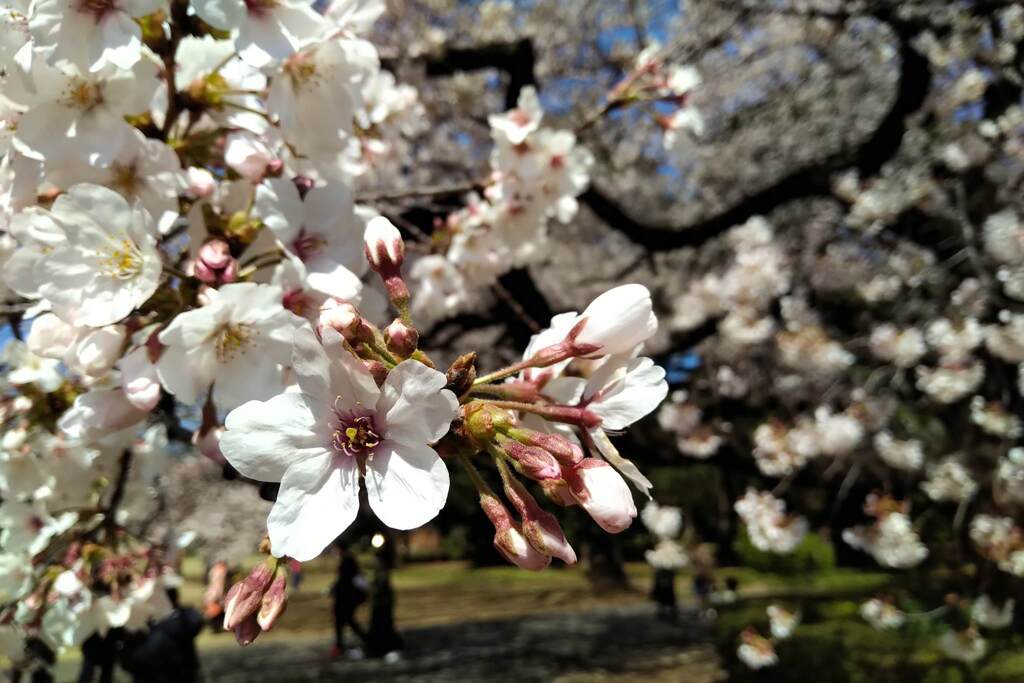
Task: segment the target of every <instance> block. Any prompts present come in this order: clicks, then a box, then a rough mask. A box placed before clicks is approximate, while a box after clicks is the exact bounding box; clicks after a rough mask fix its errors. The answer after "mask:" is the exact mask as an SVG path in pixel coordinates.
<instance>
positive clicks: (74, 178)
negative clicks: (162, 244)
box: [48, 131, 185, 234]
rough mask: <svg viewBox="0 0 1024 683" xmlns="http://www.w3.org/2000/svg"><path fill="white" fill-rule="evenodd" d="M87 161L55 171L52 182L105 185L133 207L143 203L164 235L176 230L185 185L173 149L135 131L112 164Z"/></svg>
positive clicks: (53, 170)
mask: <svg viewBox="0 0 1024 683" xmlns="http://www.w3.org/2000/svg"><path fill="white" fill-rule="evenodd" d="M84 161H85V160H84V159H83V160H81V161H80V162H79V163H77V164H76V163H68V164H66V165H62V166H59V167H56V168H51V169H50V171H51V172H50V173H49V175H48V180H49V182H52V183H54V184H55V185H58V186H61V187H68V186H71V185H73V184H75V183H79V182H86V183H93V184H96V185H105V186H107V187H109V188H110V189H112V190H116V191H117V192H118V193H119V194H120V195H121V196H122V197H124V198H125V199H127V200H128V202H129V203H130V204H134V203H135V202H136V201H138V202H139V203H141V204H142V207H143V208H144V209H146V211H148V212H149V215H150V216H152V217H153V220H154V222H155V223H156V227H157V230H158V231H159V232H160V233H161V234H166V233H167V232H168V231H170V229H171V228H172V227H174V223H175V221H176V220H177V218H178V215H179V207H178V195H179V194H182V193H183V191H184V189H185V182H184V176H183V175H182V173H181V162H179V161H178V155H177V154H175V152H174V150H173V149H171V148H170V147H168V146H167V145H165V144H164V143H163V142H161V141H159V140H154V139H152V138H147V137H145V136H144V135H142V133H139V132H138V131H132V133H131V134H130V135H129V136H128V139H127V140H126V141H125V144H124V145H123V146H121V147H120V149H119V150H118V151H117V153H116V154H115V155H114V157H113V159H112V160H111V161H110V163H109V164H108V165H106V166H102V167H101V166H88V165H85V164H84Z"/></svg>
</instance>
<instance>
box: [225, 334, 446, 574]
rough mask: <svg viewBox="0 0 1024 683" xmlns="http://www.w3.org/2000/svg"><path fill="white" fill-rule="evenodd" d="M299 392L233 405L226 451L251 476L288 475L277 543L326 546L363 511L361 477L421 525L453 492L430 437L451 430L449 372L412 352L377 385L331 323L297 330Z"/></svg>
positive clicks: (393, 515) (280, 549)
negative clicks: (319, 334)
mask: <svg viewBox="0 0 1024 683" xmlns="http://www.w3.org/2000/svg"><path fill="white" fill-rule="evenodd" d="M294 344H295V346H294V355H293V358H292V368H293V372H294V374H295V377H296V380H297V381H298V388H299V391H298V392H297V393H283V394H279V395H277V396H275V397H274V398H272V399H270V400H269V401H263V402H261V401H250V402H249V403H246V404H245V405H243V406H241V407H240V408H238V409H236V410H234V411H232V412H231V413H230V414H229V415H228V418H227V421H226V423H225V424H226V427H227V431H225V432H224V435H223V436H222V437H221V442H220V447H221V451H222V452H223V453H224V456H225V457H226V458H227V459H228V462H230V463H231V464H232V465H233V466H234V467H235V468H236V469H238V471H239V472H241V473H242V474H243V475H244V476H246V477H249V478H251V479H255V480H257V481H279V482H281V490H280V493H279V494H278V497H277V502H276V503H275V504H274V508H273V510H271V513H270V517H269V518H268V520H267V526H268V529H269V532H270V542H271V548H272V550H273V553H274V554H275V555H276V556H278V557H280V556H283V555H288V556H290V557H294V558H295V559H297V560H299V561H305V560H309V559H312V558H314V557H316V556H317V555H319V554H320V553H321V552H322V551H323V549H324V548H325V547H326V546H327V545H329V544H330V543H331V542H332V541H333V540H334V539H335V538H336V537H337V536H338V534H340V533H341V532H342V531H344V530H345V529H346V528H347V527H348V526H349V525H350V524H351V523H352V521H353V520H354V519H355V517H356V513H357V512H358V510H359V479H360V478H362V479H363V485H364V486H365V487H366V491H367V497H368V499H369V503H370V507H371V509H372V510H373V511H374V513H375V514H376V515H377V517H378V518H379V519H380V520H381V521H382V522H383V523H384V524H386V525H388V526H390V527H392V528H395V529H414V528H416V527H418V526H421V525H423V524H425V523H426V522H428V521H430V520H431V519H433V518H434V516H435V515H437V513H438V511H439V510H440V509H441V507H442V506H443V505H444V502H445V500H446V499H447V497H448V470H447V468H446V467H445V465H444V462H442V461H441V458H440V457H439V456H438V455H437V453H436V452H435V451H434V449H433V448H431V447H430V445H429V444H431V443H433V442H435V441H437V440H438V439H440V438H441V437H442V436H444V435H445V434H446V433H447V432H448V427H449V425H450V423H451V421H452V419H454V417H455V415H456V413H457V411H458V401H457V400H456V399H455V396H454V395H453V394H452V393H451V392H450V391H447V390H443V387H444V385H445V383H446V380H445V376H444V375H443V374H442V373H440V372H437V371H436V370H432V369H430V368H428V367H427V366H425V365H423V364H421V363H418V362H416V361H409V360H407V361H403V362H401V363H399V364H398V365H397V366H396V367H395V368H394V369H392V370H391V371H390V372H389V373H388V376H387V380H386V381H385V382H384V385H383V386H382V387H381V388H379V389H378V388H377V385H376V383H375V382H374V380H373V378H372V376H371V375H370V373H369V371H368V370H367V369H366V367H365V366H364V365H363V364H362V362H361V361H359V360H358V359H357V358H355V356H353V355H352V354H351V353H350V352H349V351H347V350H346V349H345V348H344V346H343V344H342V340H341V337H340V336H339V335H338V334H337V333H336V332H334V331H333V330H332V329H330V328H328V329H326V330H325V331H324V332H323V345H321V343H320V341H318V340H317V338H316V336H315V334H314V333H313V331H312V329H310V328H308V327H303V328H301V329H300V330H299V331H298V332H296V333H295V339H294Z"/></svg>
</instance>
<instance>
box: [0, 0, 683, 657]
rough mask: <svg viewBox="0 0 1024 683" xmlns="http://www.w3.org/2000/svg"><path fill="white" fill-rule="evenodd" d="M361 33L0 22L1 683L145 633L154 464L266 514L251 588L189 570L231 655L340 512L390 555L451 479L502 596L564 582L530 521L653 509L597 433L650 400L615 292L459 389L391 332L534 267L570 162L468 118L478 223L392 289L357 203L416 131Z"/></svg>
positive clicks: (567, 146) (337, 27) (632, 310)
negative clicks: (534, 576) (489, 545)
mask: <svg viewBox="0 0 1024 683" xmlns="http://www.w3.org/2000/svg"><path fill="white" fill-rule="evenodd" d="M9 4H10V3H9ZM383 11H384V3H383V2H380V1H378V0H335V1H334V2H330V3H327V4H326V5H324V6H320V5H319V4H318V5H317V6H314V5H312V4H310V3H309V2H306V1H304V0H279V1H277V2H271V3H265V2H256V3H253V2H242V0H192V1H191V2H186V1H184V0H173V1H167V0H131V1H130V2H122V3H114V2H102V1H101V2H87V3H68V2H63V1H62V0H35V1H34V2H32V3H27V2H22V1H21V0H15V2H14V3H13V4H10V6H9V7H6V8H4V9H3V10H0V19H2V21H0V265H2V267H3V285H2V288H0V295H2V297H3V299H4V302H5V303H4V305H5V311H6V310H8V309H9V310H10V311H13V312H14V317H13V318H11V329H12V330H13V331H14V333H15V335H16V336H17V337H18V339H16V340H13V341H10V342H9V343H6V344H5V345H4V347H3V351H2V357H0V365H2V366H3V370H4V375H3V380H2V384H0V421H2V425H3V440H2V444H0V500H2V504H0V517H2V518H3V525H2V528H3V532H2V534H0V635H2V638H0V642H2V643H3V646H4V650H3V652H2V654H4V655H5V656H8V657H9V658H10V659H11V660H12V661H13V662H14V663H15V665H16V668H19V669H23V670H27V669H30V668H34V667H36V666H39V665H40V661H39V660H37V659H34V657H35V655H34V654H33V653H34V652H35V651H36V650H35V649H33V648H32V647H29V645H31V644H32V643H36V642H41V643H43V644H44V645H45V646H46V647H48V648H49V649H51V650H58V651H59V650H62V649H63V648H67V647H72V646H76V645H79V644H81V642H82V641H83V640H84V639H85V638H87V637H89V636H90V635H92V634H94V633H98V634H101V635H103V634H106V633H108V632H109V631H110V630H112V629H121V628H123V629H128V630H141V629H144V628H146V627H147V625H148V624H149V623H151V622H152V621H153V620H156V619H160V618H162V617H163V616H165V615H166V614H167V613H168V612H169V610H170V603H169V602H168V598H167V593H166V592H167V590H168V589H171V588H173V587H174V586H175V585H176V582H177V581H178V579H177V575H176V574H175V566H176V558H175V556H176V555H177V553H178V551H179V550H180V547H179V546H181V545H182V544H183V543H184V541H182V540H181V539H176V538H175V537H174V533H173V530H171V529H162V531H163V532H164V533H163V534H162V535H158V534H156V533H155V532H154V528H156V527H154V526H153V521H154V519H155V518H156V517H157V516H159V510H160V508H161V507H162V503H161V500H162V496H163V494H164V491H163V487H162V486H161V475H162V473H163V470H164V469H165V467H166V466H167V465H168V463H169V460H170V456H169V455H168V452H169V450H173V449H174V447H172V446H170V445H169V435H172V438H173V439H174V440H176V441H181V440H184V439H190V440H191V445H192V446H193V447H194V448H195V449H196V450H197V451H199V452H200V453H202V454H203V455H205V456H207V457H208V458H210V459H212V460H214V461H215V462H217V463H218V464H221V465H224V466H225V467H226V468H228V471H229V472H231V473H232V474H233V473H237V474H240V475H241V477H242V478H243V480H245V481H249V482H251V483H276V484H278V487H277V489H276V490H277V494H276V502H275V503H274V505H273V508H272V509H271V511H270V513H269V517H268V518H267V522H266V528H267V540H266V542H265V543H264V544H263V550H264V551H265V552H267V553H268V554H270V555H272V556H273V557H274V558H277V559H276V560H268V561H267V563H264V564H260V565H258V566H257V567H256V568H255V569H253V570H252V572H251V573H250V574H249V576H248V578H246V579H245V580H244V581H243V582H241V583H239V584H236V585H235V586H234V587H232V588H231V589H230V590H227V591H225V590H223V589H224V588H225V587H226V585H225V581H226V573H225V572H224V571H222V569H223V565H221V564H219V563H218V564H217V565H216V566H217V567H219V569H218V576H219V579H218V585H219V586H220V589H221V590H220V591H219V594H220V597H219V598H218V600H219V601H220V602H222V603H223V613H224V617H225V619H224V625H225V628H227V629H229V630H232V631H234V632H235V635H236V637H237V638H238V640H239V642H240V643H242V644H248V643H249V642H252V640H253V639H254V638H255V637H256V636H257V635H258V634H259V633H260V632H261V631H262V630H267V629H270V628H272V627H273V625H274V623H275V622H276V620H277V618H278V617H279V615H280V614H281V613H282V611H283V609H284V606H285V604H286V595H285V589H284V586H285V583H286V571H285V567H286V566H287V565H286V564H285V560H286V559H288V560H297V561H306V560H309V559H311V558H314V557H316V556H317V555H319V554H320V553H321V552H322V551H323V550H324V549H325V548H326V547H327V546H329V545H330V544H331V543H332V542H333V541H334V539H335V538H336V537H337V536H338V535H339V534H341V533H342V532H344V531H345V530H346V529H347V528H348V527H349V526H350V525H351V523H352V522H353V521H354V519H355V518H356V516H357V514H359V512H360V508H361V506H363V505H367V506H368V507H369V510H370V511H372V512H373V514H374V515H375V516H376V517H377V518H378V519H379V520H380V521H381V522H382V523H383V524H385V525H387V526H389V527H391V528H394V529H402V530H404V529H413V528H416V527H418V526H420V525H423V524H425V523H427V522H429V521H430V520H432V519H433V518H434V517H435V516H436V515H437V514H438V512H439V511H440V510H441V508H442V507H443V506H444V505H445V502H446V500H447V496H448V491H449V482H450V478H449V468H450V467H451V466H452V465H453V464H454V463H456V462H458V463H459V464H460V465H461V466H462V467H464V468H465V469H466V470H467V471H468V472H469V476H470V477H471V479H472V480H473V481H474V482H475V484H476V485H477V489H478V493H479V496H480V504H481V507H482V511H483V513H484V514H485V515H486V516H487V517H488V518H489V519H490V520H491V522H492V523H493V524H494V527H495V538H494V544H495V547H496V548H497V549H498V551H500V552H501V553H502V554H504V555H505V556H506V557H507V558H508V559H509V561H511V562H513V563H515V564H517V565H520V566H522V567H526V568H529V569H539V568H541V567H543V566H546V565H547V564H548V563H550V561H551V558H552V557H558V558H560V559H561V560H563V561H564V562H566V563H570V564H571V563H574V562H575V561H576V553H575V551H574V549H573V548H572V546H571V544H570V543H569V541H568V540H567V539H566V538H565V535H564V534H563V533H562V530H561V528H560V526H559V523H558V520H557V518H556V517H555V516H554V515H553V514H551V513H550V512H548V511H547V510H545V509H544V507H543V506H542V505H541V503H539V502H538V498H537V497H535V494H536V495H537V496H540V497H541V498H542V499H543V498H546V499H548V500H550V501H551V502H552V503H553V504H555V505H557V506H573V505H578V506H580V507H582V508H583V509H584V510H586V512H587V513H588V514H589V515H590V516H591V517H592V518H593V519H594V521H595V522H596V523H597V524H598V525H599V526H600V527H601V528H602V529H604V530H605V531H607V532H609V533H617V532H620V531H622V530H624V529H626V528H627V527H629V525H630V524H631V522H632V520H633V518H634V517H635V516H636V508H635V505H634V503H633V497H632V493H631V492H630V489H629V487H628V485H627V483H626V482H627V480H628V481H630V482H632V483H633V484H634V486H635V487H636V488H638V489H639V490H640V491H641V492H642V493H644V494H646V493H647V492H648V490H649V489H650V486H651V484H650V482H649V481H648V480H647V479H646V477H644V475H643V474H642V473H641V472H640V470H639V469H638V468H637V467H636V465H635V464H634V463H633V462H632V461H631V460H629V459H627V458H626V457H624V456H623V455H621V454H620V453H619V451H618V450H617V448H616V446H615V444H614V443H613V441H612V439H611V438H610V437H609V434H610V433H611V434H617V433H619V432H621V431H622V430H624V429H626V428H627V427H629V425H631V424H632V423H633V422H635V421H636V420H639V419H640V418H642V417H644V416H645V415H647V414H648V413H650V412H652V411H653V410H654V409H655V408H656V407H657V406H658V404H659V403H660V402H661V400H662V399H663V398H664V397H665V395H666V393H667V384H666V382H665V380H664V371H663V370H661V368H659V367H658V366H657V365H655V364H654V362H653V361H652V360H651V359H650V358H647V357H644V356H642V348H643V344H644V342H645V341H646V340H647V339H649V338H650V337H651V336H652V335H653V334H654V333H655V331H656V328H657V320H656V318H655V316H654V313H653V306H652V303H651V298H650V293H649V292H648V290H647V289H646V288H645V287H643V286H641V285H626V286H623V287H617V288H614V289H611V290H610V291H608V292H606V293H605V294H604V295H602V296H600V297H598V298H597V299H596V300H595V301H594V302H593V303H592V304H591V305H590V306H588V307H587V308H586V309H585V310H584V311H582V312H581V313H565V314H561V315H559V316H556V317H555V318H554V319H553V320H552V321H551V325H550V327H549V328H547V329H545V330H543V331H541V332H539V333H538V334H537V335H536V336H535V337H534V338H533V340H532V341H531V343H530V345H529V346H528V348H527V349H526V351H525V353H524V356H523V360H522V361H521V362H520V363H516V364H514V365H513V366H510V367H508V368H504V369H502V370H498V371H496V372H492V373H490V374H483V373H480V375H479V376H478V374H477V369H476V365H475V357H474V355H473V354H469V355H466V356H463V357H461V358H459V359H458V360H457V361H456V363H454V364H453V365H451V367H449V368H447V371H445V369H444V368H441V369H439V368H438V367H436V366H435V361H434V360H433V359H431V357H430V356H429V355H428V354H427V352H426V351H425V350H423V349H422V348H421V344H420V339H419V331H418V329H417V327H416V324H414V320H415V321H416V322H417V323H418V324H419V325H421V326H423V325H427V324H429V323H431V322H432V321H433V320H435V319H437V318H438V317H441V316H443V315H446V314H449V313H451V312H452V311H454V310H457V309H458V308H459V307H460V306H461V305H462V303H463V302H464V301H465V300H468V298H469V297H470V295H471V290H473V289H478V288H481V287H486V286H487V285H488V284H489V283H490V282H493V281H494V279H495V278H497V277H498V276H499V275H500V274H501V273H503V272H505V271H506V270H508V269H509V268H512V267H515V266H519V265H523V264H526V263H529V262H531V261H534V260H536V259H538V258H540V256H541V255H542V254H543V253H544V247H545V243H546V240H547V239H549V238H548V230H549V223H552V222H560V223H565V222H567V221H569V220H571V219H572V218H573V217H574V216H575V215H576V213H577V211H578V207H577V203H576V197H577V196H578V195H579V194H580V193H581V192H582V191H583V190H584V189H585V188H586V186H587V184H588V182H589V168H590V166H591V165H592V163H593V160H592V157H591V155H590V153H589V152H588V151H587V150H586V149H585V148H584V147H582V146H581V145H579V144H577V137H576V134H575V133H574V132H573V131H567V130H555V129H553V128H548V127H543V126H542V125H541V123H542V116H543V111H542V109H541V105H540V102H541V100H540V97H539V96H538V94H537V92H536V91H535V90H534V89H532V88H526V89H524V90H523V91H522V93H521V96H520V100H519V104H518V107H517V108H516V109H514V110H512V111H511V112H508V113H506V114H500V115H494V116H492V117H491V119H490V126H491V130H492V137H493V142H494V148H493V152H492V154H491V171H492V172H491V175H490V176H489V178H488V179H487V180H486V182H484V183H482V184H481V185H480V188H481V189H482V194H481V195H477V196H473V197H471V198H470V199H469V202H468V204H467V206H466V208H465V209H462V210H460V211H457V212H455V213H454V214H452V215H451V216H450V217H449V219H448V221H447V222H445V223H444V224H443V225H438V226H436V230H435V234H434V235H433V236H432V238H431V244H432V245H433V246H432V247H431V251H433V252H434V253H431V254H419V255H418V258H416V259H412V258H410V263H409V264H406V263H405V261H406V246H405V241H404V240H403V237H402V235H401V233H400V232H399V230H398V229H397V228H396V227H395V225H394V224H393V223H392V222H391V221H390V220H389V219H388V218H386V217H385V216H383V215H380V214H379V213H378V211H377V209H375V208H374V206H372V205H371V204H372V199H369V198H366V197H367V194H366V192H367V190H368V188H380V187H386V186H388V185H390V184H397V183H398V182H399V181H400V180H401V176H402V175H403V173H404V172H405V169H406V168H407V166H408V162H409V159H408V157H409V156H410V155H411V154H412V142H411V140H412V138H413V137H414V136H415V135H417V134H418V133H419V132H420V131H422V130H423V128H424V127H425V126H426V121H425V114H426V110H425V108H424V106H423V105H422V104H421V103H420V100H419V96H418V93H417V91H416V89H415V88H413V87H411V86H409V85H406V84H402V83H399V82H398V81H397V79H396V78H395V76H394V75H393V74H391V73H389V72H388V71H386V70H384V69H383V68H382V66H381V58H380V55H379V54H378V51H377V48H376V47H375V46H374V44H373V43H371V42H370V41H369V40H368V38H367V36H368V34H369V31H370V29H371V26H372V25H373V23H374V22H375V21H376V19H377V18H378V17H379V16H380V15H381V14H382V12H383ZM361 197H362V199H361ZM396 220H397V219H396ZM421 251H422V250H421ZM412 252H413V250H412V249H410V254H412ZM406 265H408V267H407V268H406V267H405V266H406ZM406 270H407V271H408V273H405V272H404V271H406ZM407 277H408V281H407V279H406V278H407ZM389 306H390V310H391V312H392V313H393V314H394V315H395V316H396V317H395V318H394V320H393V321H392V322H391V323H390V324H387V325H384V324H378V323H383V322H385V321H386V320H387V319H388V307H389ZM22 323H24V324H22ZM23 336H24V340H22V337H23ZM478 467H480V468H482V469H478ZM489 471H493V472H494V473H495V474H494V475H493V477H495V478H496V479H495V480H496V481H500V491H501V492H500V494H499V493H495V491H494V490H493V489H492V488H491V487H490V485H489V484H488V482H487V479H488V478H489V477H492V475H491V474H490V473H489ZM226 476H227V475H226ZM525 482H533V484H530V486H529V487H528V485H527V483H525ZM531 487H532V488H534V492H533V493H531V490H530V488H531ZM361 492H364V493H361ZM361 501H365V502H361ZM163 502H164V503H168V504H170V505H173V504H174V501H163ZM510 508H511V510H510ZM158 526H159V525H158ZM259 541H260V539H259V538H253V539H251V547H252V548H253V549H256V548H257V547H259ZM214 592H218V591H214Z"/></svg>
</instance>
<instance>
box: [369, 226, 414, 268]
mask: <svg viewBox="0 0 1024 683" xmlns="http://www.w3.org/2000/svg"><path fill="white" fill-rule="evenodd" d="M363 245H364V248H365V251H366V260H367V261H369V262H370V267H371V268H373V270H374V271H375V272H377V273H380V274H381V275H385V276H387V275H392V274H397V273H398V271H399V270H400V269H401V267H402V262H403V261H404V260H405V243H404V242H403V241H402V234H401V233H400V232H398V228H396V227H395V226H394V225H392V223H391V221H389V220H388V219H387V218H384V217H383V216H377V217H375V218H373V219H371V220H370V222H369V223H367V224H366V232H364V233H363Z"/></svg>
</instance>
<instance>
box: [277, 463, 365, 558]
mask: <svg viewBox="0 0 1024 683" xmlns="http://www.w3.org/2000/svg"><path fill="white" fill-rule="evenodd" d="M339 465H340V466H339ZM356 472H357V470H356V467H355V461H354V460H352V459H344V460H338V461H337V462H335V463H332V461H331V458H314V459H311V460H306V461H304V462H302V463H299V464H296V465H293V466H292V467H290V468H288V471H287V472H285V474H284V478H283V479H282V480H281V490H280V492H279V493H278V494H277V502H276V503H274V507H273V509H271V511H270V516H269V517H268V518H267V529H268V531H269V532H270V547H271V550H272V552H273V553H274V555H275V556H276V557H282V556H284V555H288V556H289V557H293V558H295V559H296V560H298V561H299V562H306V561H308V560H312V559H313V558H314V557H316V556H317V555H319V554H320V553H321V552H323V549H324V548H326V547H327V546H328V545H330V544H331V542H332V541H334V539H335V538H337V537H338V536H339V535H340V534H341V533H342V532H343V531H345V529H347V528H348V527H349V525H350V524H352V521H353V520H354V519H355V518H356V514H357V513H358V512H359V482H358V481H357V479H356Z"/></svg>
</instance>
